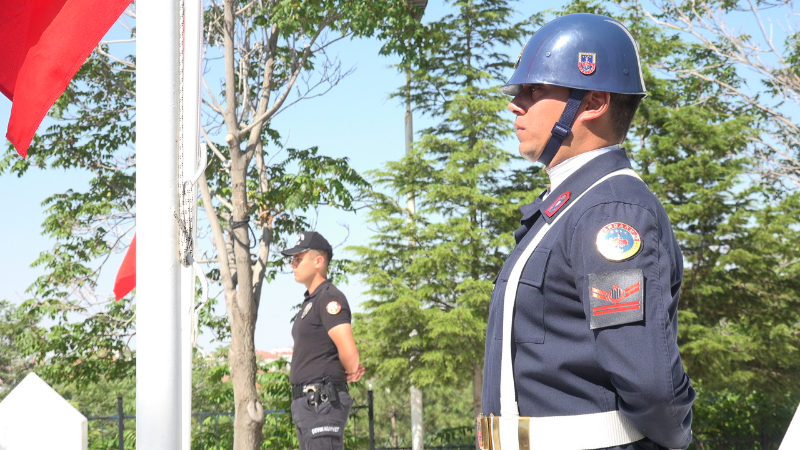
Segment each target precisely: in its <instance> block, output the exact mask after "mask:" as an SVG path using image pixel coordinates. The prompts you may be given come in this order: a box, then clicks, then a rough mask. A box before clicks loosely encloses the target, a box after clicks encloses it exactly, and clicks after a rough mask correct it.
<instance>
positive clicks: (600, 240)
mask: <svg viewBox="0 0 800 450" xmlns="http://www.w3.org/2000/svg"><path fill="white" fill-rule="evenodd" d="M641 248H642V238H641V236H639V232H638V231H636V229H634V228H633V227H632V226H630V225H628V224H625V223H622V222H612V223H610V224H608V225H606V226H604V227H603V228H602V229H601V230H600V232H599V233H597V250H598V251H599V252H600V254H601V255H603V258H605V259H607V260H609V261H624V260H626V259H630V258H632V257H633V256H635V255H636V254H637V253H639V249H641Z"/></svg>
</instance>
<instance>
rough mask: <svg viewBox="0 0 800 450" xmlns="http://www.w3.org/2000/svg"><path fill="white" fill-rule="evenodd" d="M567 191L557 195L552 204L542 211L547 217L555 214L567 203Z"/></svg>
mask: <svg viewBox="0 0 800 450" xmlns="http://www.w3.org/2000/svg"><path fill="white" fill-rule="evenodd" d="M569 193H570V191H567V192H564V193H563V194H561V195H559V196H558V198H557V199H556V201H554V202H553V204H552V205H550V207H548V208H547V209H546V210H545V211H544V213H545V214H547V217H553V216H555V215H556V213H557V212H558V210H559V209H561V207H562V206H564V205H566V204H567V202H568V201H569Z"/></svg>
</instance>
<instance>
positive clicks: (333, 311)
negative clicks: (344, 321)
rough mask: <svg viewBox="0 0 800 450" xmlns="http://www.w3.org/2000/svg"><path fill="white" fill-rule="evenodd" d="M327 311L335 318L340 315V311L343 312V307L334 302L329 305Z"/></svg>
mask: <svg viewBox="0 0 800 450" xmlns="http://www.w3.org/2000/svg"><path fill="white" fill-rule="evenodd" d="M325 310H326V311H328V314H330V315H332V316H335V315H336V314H339V311H341V310H342V305H340V304H339V302H336V301H333V302H330V303H328V306H326V307H325Z"/></svg>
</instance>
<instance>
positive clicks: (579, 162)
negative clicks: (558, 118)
mask: <svg viewBox="0 0 800 450" xmlns="http://www.w3.org/2000/svg"><path fill="white" fill-rule="evenodd" d="M617 149H619V145H612V146H609V147H603V148H598V149H597V150H592V151H588V152H586V153H581V154H580V155H575V156H573V157H572V158H570V159H566V160H564V161H561V162H560V163H558V164H557V165H555V166H553V167H551V168H549V169H545V170H546V171H547V176H548V177H549V178H550V188H549V189H548V190H547V195H545V196H544V198H547V196H549V195H550V193H551V192H553V191H555V190H556V189H558V186H559V185H560V184H561V183H563V182H564V180H566V179H567V178H569V176H570V175H572V174H573V173H575V172H577V170H578V169H580V168H581V167H583V166H585V165H586V164H587V163H588V162H589V161H591V160H593V159H595V158H597V157H598V156H600V155H602V154H604V153H608V152H610V151H612V150H617Z"/></svg>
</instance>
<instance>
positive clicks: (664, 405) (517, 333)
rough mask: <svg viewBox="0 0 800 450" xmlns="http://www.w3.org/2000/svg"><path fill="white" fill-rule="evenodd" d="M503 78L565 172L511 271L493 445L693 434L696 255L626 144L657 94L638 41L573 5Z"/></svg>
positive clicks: (496, 326) (491, 413)
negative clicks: (691, 267)
mask: <svg viewBox="0 0 800 450" xmlns="http://www.w3.org/2000/svg"><path fill="white" fill-rule="evenodd" d="M502 90H503V92H504V93H506V94H508V95H511V96H513V100H511V103H510V104H509V110H511V112H513V113H514V114H515V115H516V120H515V122H514V126H515V128H516V134H517V138H518V139H519V151H520V153H521V154H522V156H524V157H525V158H526V159H528V160H530V161H532V162H537V161H538V162H540V163H542V164H543V165H544V166H545V169H546V170H547V174H548V176H549V178H550V186H549V188H548V189H547V190H546V191H545V192H543V193H542V194H541V195H540V196H539V197H538V199H537V200H536V201H534V202H533V203H531V204H529V205H525V206H523V207H522V208H521V210H522V219H521V225H522V226H521V227H520V228H519V229H517V230H516V231H515V233H514V235H515V238H516V241H517V245H516V247H515V248H514V250H513V252H512V253H511V255H509V257H508V259H507V260H506V262H505V264H504V266H503V268H502V270H501V271H500V273H499V274H498V276H497V279H496V281H495V288H494V291H493V293H492V302H491V306H490V310H489V323H488V328H487V335H486V352H485V361H484V368H485V369H484V383H483V398H482V408H483V414H482V415H481V417H479V418H478V422H477V428H478V430H477V431H478V443H479V446H480V447H481V448H482V449H493V450H497V449H503V450H506V449H518V448H519V449H537V448H538V449H559V450H564V449H599V448H611V449H626V450H634V449H636V450H638V449H662V448H680V449H683V448H686V447H688V446H689V444H690V443H691V440H692V434H691V422H692V409H691V408H692V403H693V402H694V399H695V396H696V393H695V391H694V389H692V387H691V382H690V380H689V377H688V376H687V375H686V373H685V372H684V369H683V365H682V363H681V357H680V353H679V350H678V343H677V337H678V317H677V308H678V298H679V294H680V287H681V282H682V279H683V257H682V255H681V250H680V247H679V246H678V242H677V241H676V239H675V236H674V234H673V232H672V228H671V225H670V222H669V219H668V217H667V214H666V212H665V211H664V208H663V206H662V205H661V203H660V202H659V201H658V199H657V198H656V197H655V196H654V195H653V193H652V192H651V191H650V190H649V189H648V187H647V185H645V183H644V182H642V180H641V179H640V178H639V177H638V176H637V175H636V173H635V172H634V171H633V170H632V169H631V163H630V161H629V159H628V157H627V155H626V152H625V150H623V149H622V148H621V147H620V144H621V143H622V141H623V140H624V138H625V136H626V134H627V131H628V128H629V127H630V124H631V121H632V120H633V116H634V114H635V112H636V110H637V108H638V106H639V103H640V101H641V99H642V98H644V96H645V95H646V90H645V86H644V81H643V78H642V73H641V67H640V62H639V54H638V49H637V46H636V42H635V41H634V39H633V37H632V36H631V34H630V33H629V32H628V30H627V29H626V28H625V27H624V26H623V25H622V24H620V23H619V22H617V21H616V20H614V19H611V18H609V17H605V16H599V15H594V14H570V15H566V16H563V17H560V18H558V19H555V20H553V21H552V22H550V23H548V24H546V25H545V26H544V27H542V28H541V29H540V30H539V31H538V32H537V33H536V34H535V35H534V36H533V37H532V38H531V39H530V41H529V42H528V43H527V45H526V46H525V47H524V48H523V51H522V53H521V54H520V57H519V60H518V62H517V65H516V67H515V71H514V74H513V76H512V77H511V79H510V80H509V81H508V83H507V84H506V85H505V86H503V87H502Z"/></svg>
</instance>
